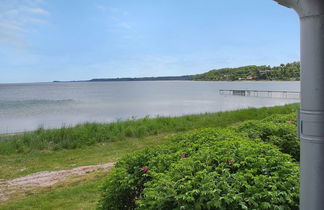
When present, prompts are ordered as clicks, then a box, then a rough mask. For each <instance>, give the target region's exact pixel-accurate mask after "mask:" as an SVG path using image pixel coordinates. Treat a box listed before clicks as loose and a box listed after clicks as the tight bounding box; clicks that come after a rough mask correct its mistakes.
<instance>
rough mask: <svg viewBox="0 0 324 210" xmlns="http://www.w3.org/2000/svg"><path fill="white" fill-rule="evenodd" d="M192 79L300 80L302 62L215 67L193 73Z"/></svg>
mask: <svg viewBox="0 0 324 210" xmlns="http://www.w3.org/2000/svg"><path fill="white" fill-rule="evenodd" d="M190 80H201V81H236V80H291V81H298V80H300V62H293V63H288V64H281V65H280V66H275V67H271V66H255V65H251V66H243V67H239V68H223V69H218V70H217V69H215V70H211V71H209V72H206V73H203V74H197V75H192V76H191V77H190Z"/></svg>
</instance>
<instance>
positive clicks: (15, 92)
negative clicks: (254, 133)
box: [0, 81, 300, 133]
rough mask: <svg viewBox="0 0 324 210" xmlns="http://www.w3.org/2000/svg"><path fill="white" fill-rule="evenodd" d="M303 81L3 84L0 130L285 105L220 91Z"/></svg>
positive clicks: (289, 87) (292, 86) (287, 86)
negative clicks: (230, 94)
mask: <svg viewBox="0 0 324 210" xmlns="http://www.w3.org/2000/svg"><path fill="white" fill-rule="evenodd" d="M299 86H300V83H299V82H192V81H154V82H97V83H89V82H85V83H33V84H0V133H12V132H21V131H28V130H34V129H37V128H38V127H40V126H43V127H45V128H56V127H61V126H62V125H65V126H69V125H75V124H78V123H82V122H86V121H90V122H111V121H115V120H118V119H128V118H130V117H132V116H133V117H137V118H141V117H143V116H146V115H150V116H152V117H153V116H157V115H162V116H179V115H185V114H193V113H204V112H217V111H225V110H234V109H240V108H248V107H262V106H274V105H283V104H287V103H294V102H297V101H296V100H293V99H274V98H253V97H242V96H223V95H219V89H253V90H286V91H299Z"/></svg>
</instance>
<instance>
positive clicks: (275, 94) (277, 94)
mask: <svg viewBox="0 0 324 210" xmlns="http://www.w3.org/2000/svg"><path fill="white" fill-rule="evenodd" d="M219 94H220V95H234V96H248V97H263V98H284V99H300V92H297V91H267V90H219Z"/></svg>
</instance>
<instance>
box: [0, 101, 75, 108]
mask: <svg viewBox="0 0 324 210" xmlns="http://www.w3.org/2000/svg"><path fill="white" fill-rule="evenodd" d="M73 102H74V100H72V99H64V100H17V101H1V100H0V108H14V107H22V106H39V105H62V104H69V103H73Z"/></svg>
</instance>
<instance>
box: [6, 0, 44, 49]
mask: <svg viewBox="0 0 324 210" xmlns="http://www.w3.org/2000/svg"><path fill="white" fill-rule="evenodd" d="M42 3H43V0H2V1H1V2H0V45H1V44H6V45H9V46H12V47H15V48H26V47H29V46H30V45H29V44H28V43H27V41H26V33H27V32H30V31H35V27H37V25H39V24H44V23H47V21H46V18H47V16H49V15H50V13H49V12H48V11H47V10H45V9H43V8H41V6H42V5H41V4H42Z"/></svg>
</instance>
